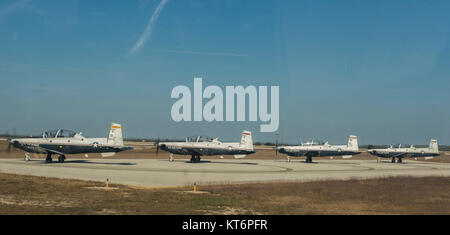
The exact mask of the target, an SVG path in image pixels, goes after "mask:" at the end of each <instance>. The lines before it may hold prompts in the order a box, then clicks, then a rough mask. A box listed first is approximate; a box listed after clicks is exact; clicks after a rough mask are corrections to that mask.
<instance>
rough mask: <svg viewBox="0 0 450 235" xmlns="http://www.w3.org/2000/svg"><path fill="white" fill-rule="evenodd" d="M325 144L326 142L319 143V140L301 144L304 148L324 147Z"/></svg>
mask: <svg viewBox="0 0 450 235" xmlns="http://www.w3.org/2000/svg"><path fill="white" fill-rule="evenodd" d="M327 143H328V142H327ZM324 144H325V142H323V141H319V140H311V141H306V142H301V145H302V146H316V145H324Z"/></svg>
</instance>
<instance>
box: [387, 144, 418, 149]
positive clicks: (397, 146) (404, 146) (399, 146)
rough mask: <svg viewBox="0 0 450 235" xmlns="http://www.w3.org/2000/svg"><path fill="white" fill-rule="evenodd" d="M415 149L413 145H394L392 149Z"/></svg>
mask: <svg viewBox="0 0 450 235" xmlns="http://www.w3.org/2000/svg"><path fill="white" fill-rule="evenodd" d="M411 147H413V146H412V145H411V144H394V145H392V148H411Z"/></svg>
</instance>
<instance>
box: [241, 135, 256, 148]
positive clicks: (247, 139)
mask: <svg viewBox="0 0 450 235" xmlns="http://www.w3.org/2000/svg"><path fill="white" fill-rule="evenodd" d="M241 146H244V147H245V148H246V149H248V150H253V140H252V133H251V132H250V131H243V132H242V138H241Z"/></svg>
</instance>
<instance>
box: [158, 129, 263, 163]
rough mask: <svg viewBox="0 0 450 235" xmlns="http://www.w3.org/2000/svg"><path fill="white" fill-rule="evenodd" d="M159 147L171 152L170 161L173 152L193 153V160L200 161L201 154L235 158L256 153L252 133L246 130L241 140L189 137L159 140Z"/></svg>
mask: <svg viewBox="0 0 450 235" xmlns="http://www.w3.org/2000/svg"><path fill="white" fill-rule="evenodd" d="M156 145H157V150H156V151H157V152H158V150H159V149H162V150H164V151H167V152H169V153H170V161H173V154H179V155H191V160H190V161H191V162H200V156H214V155H234V157H235V158H243V157H245V156H246V155H248V154H252V153H256V151H255V150H253V141H252V133H251V132H250V131H244V132H243V133H242V138H241V142H235V143H230V142H221V141H219V138H214V139H212V138H209V137H203V136H197V137H187V138H186V141H184V142H157V143H156Z"/></svg>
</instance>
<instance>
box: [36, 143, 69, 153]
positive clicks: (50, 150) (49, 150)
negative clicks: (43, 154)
mask: <svg viewBox="0 0 450 235" xmlns="http://www.w3.org/2000/svg"><path fill="white" fill-rule="evenodd" d="M39 148H42V149H43V150H45V151H47V152H50V153H53V154H59V155H64V153H62V152H59V151H56V150H53V149H49V148H45V147H42V146H41V145H39Z"/></svg>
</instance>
